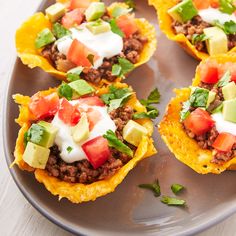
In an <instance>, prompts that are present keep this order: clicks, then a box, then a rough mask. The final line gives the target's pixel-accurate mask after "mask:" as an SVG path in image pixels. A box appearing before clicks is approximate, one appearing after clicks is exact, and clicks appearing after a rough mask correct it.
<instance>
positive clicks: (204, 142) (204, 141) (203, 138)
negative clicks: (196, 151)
mask: <svg viewBox="0 0 236 236" xmlns="http://www.w3.org/2000/svg"><path fill="white" fill-rule="evenodd" d="M199 87H201V88H205V89H208V90H211V91H214V92H216V97H215V100H214V101H213V102H212V103H211V104H210V105H209V107H208V109H207V110H208V111H209V112H210V111H213V110H214V109H215V108H217V107H218V106H219V105H220V104H221V103H222V102H223V101H224V98H223V94H222V88H214V87H213V85H212V84H207V83H203V82H201V83H200V85H199ZM195 109H196V108H194V107H191V108H190V111H191V112H192V111H194V110H195ZM183 127H184V129H185V132H186V133H187V135H188V136H189V137H190V138H193V139H195V140H196V142H197V143H198V145H199V147H201V148H202V149H209V150H213V149H214V148H213V147H212V144H213V143H214V141H215V140H216V138H217V136H218V135H219V133H218V131H217V130H216V127H215V126H213V127H212V129H211V130H210V131H208V132H207V133H205V134H203V135H195V134H194V133H193V132H191V131H190V130H188V129H187V128H186V127H185V126H184V123H183ZM234 156H236V144H235V145H234V146H233V148H232V150H231V151H230V152H227V153H225V152H218V151H216V150H213V160H212V163H215V164H219V165H222V164H224V163H225V162H227V161H229V160H231V159H232V158H233V157H234Z"/></svg>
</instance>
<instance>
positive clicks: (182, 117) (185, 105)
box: [180, 100, 191, 121]
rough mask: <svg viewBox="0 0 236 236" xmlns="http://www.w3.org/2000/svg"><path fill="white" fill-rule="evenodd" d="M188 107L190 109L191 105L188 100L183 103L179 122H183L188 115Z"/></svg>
mask: <svg viewBox="0 0 236 236" xmlns="http://www.w3.org/2000/svg"><path fill="white" fill-rule="evenodd" d="M190 107H191V103H190V101H189V100H188V101H186V102H184V103H183V108H182V110H181V112H180V120H181V121H183V120H185V119H186V118H187V117H188V116H189V115H190V111H189V109H190Z"/></svg>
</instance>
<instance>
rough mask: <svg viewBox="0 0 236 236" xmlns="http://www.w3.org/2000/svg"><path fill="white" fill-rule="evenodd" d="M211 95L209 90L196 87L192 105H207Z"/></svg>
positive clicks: (192, 95)
mask: <svg viewBox="0 0 236 236" xmlns="http://www.w3.org/2000/svg"><path fill="white" fill-rule="evenodd" d="M208 96H209V90H207V89H204V88H199V87H196V88H195V89H194V91H193V93H192V94H191V96H190V99H189V101H190V104H191V106H192V107H206V104H207V100H208Z"/></svg>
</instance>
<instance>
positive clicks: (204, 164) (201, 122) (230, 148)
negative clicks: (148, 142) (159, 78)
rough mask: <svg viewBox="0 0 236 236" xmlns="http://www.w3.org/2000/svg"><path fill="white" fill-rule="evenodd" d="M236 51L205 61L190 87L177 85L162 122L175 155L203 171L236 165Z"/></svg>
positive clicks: (166, 139)
mask: <svg viewBox="0 0 236 236" xmlns="http://www.w3.org/2000/svg"><path fill="white" fill-rule="evenodd" d="M235 78H236V55H235V54H232V55H221V56H216V57H211V58H209V59H207V60H205V61H202V62H201V64H200V65H199V66H198V68H197V70H196V76H195V79H194V80H193V84H192V86H190V87H189V88H183V89H176V90H175V92H176V97H175V98H173V99H172V100H171V101H170V103H169V105H168V107H167V110H166V114H165V116H164V118H163V119H162V121H161V123H160V124H159V131H160V134H161V136H162V138H163V140H164V141H165V143H166V144H167V146H168V147H169V149H170V150H171V152H172V153H173V154H174V155H175V157H176V158H177V159H178V160H179V161H181V162H183V163H184V164H186V165H188V166H189V167H191V168H192V169H193V170H195V171H196V172H198V173H200V174H207V173H214V174H220V173H221V172H223V171H225V170H227V169H230V170H235V169H236V168H235V166H236V151H235V148H236V145H235V143H236V139H235V135H236V133H235V130H234V129H235V125H236V124H235V123H236V121H235V120H234V116H233V115H234V112H235V108H234V102H236V85H235Z"/></svg>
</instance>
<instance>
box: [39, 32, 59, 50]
mask: <svg viewBox="0 0 236 236" xmlns="http://www.w3.org/2000/svg"><path fill="white" fill-rule="evenodd" d="M55 40H56V38H55V37H54V35H53V33H52V32H51V30H50V29H48V28H46V29H43V30H42V31H40V32H39V33H38V35H37V38H36V40H35V47H36V48H37V49H39V48H42V47H44V46H46V45H48V44H50V43H53V42H54V41H55Z"/></svg>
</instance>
